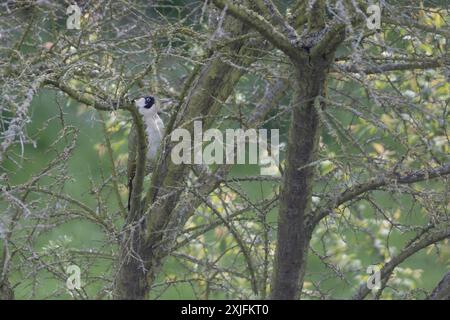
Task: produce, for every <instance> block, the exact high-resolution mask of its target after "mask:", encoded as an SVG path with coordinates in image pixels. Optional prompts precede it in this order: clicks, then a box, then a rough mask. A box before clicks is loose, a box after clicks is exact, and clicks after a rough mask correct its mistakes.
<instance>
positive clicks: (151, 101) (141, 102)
mask: <svg viewBox="0 0 450 320" xmlns="http://www.w3.org/2000/svg"><path fill="white" fill-rule="evenodd" d="M134 105H135V106H136V108H137V109H138V111H139V113H140V114H142V115H143V116H152V115H155V114H156V113H157V112H158V107H157V105H156V100H155V97H153V96H147V97H143V98H139V99H134Z"/></svg>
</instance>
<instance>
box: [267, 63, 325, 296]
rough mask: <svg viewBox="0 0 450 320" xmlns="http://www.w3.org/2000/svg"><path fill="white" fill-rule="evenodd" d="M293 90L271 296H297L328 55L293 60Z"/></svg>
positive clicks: (306, 244)
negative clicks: (318, 99)
mask: <svg viewBox="0 0 450 320" xmlns="http://www.w3.org/2000/svg"><path fill="white" fill-rule="evenodd" d="M295 66H296V85H297V89H296V96H295V100H294V101H295V102H294V108H293V112H292V118H291V125H290V129H289V140H288V148H287V150H288V151H287V155H286V168H285V172H284V177H283V184H282V191H281V195H280V209H279V215H278V244H277V250H276V253H275V268H274V276H273V282H272V299H283V300H292V299H296V298H298V297H299V296H300V292H301V289H302V286H303V277H304V273H305V267H306V259H307V254H308V247H309V242H310V238H311V233H312V230H311V229H312V228H310V227H308V226H309V223H308V222H309V219H308V214H309V213H310V208H311V193H312V185H313V179H314V167H313V166H309V164H310V163H311V162H313V161H314V160H315V156H316V151H317V148H318V144H319V136H320V119H319V110H318V109H317V108H320V106H319V104H320V103H316V99H317V97H319V96H323V95H324V91H325V87H326V77H327V73H328V66H329V59H328V58H326V57H323V56H320V57H317V58H315V59H311V60H310V61H309V60H302V61H297V62H295Z"/></svg>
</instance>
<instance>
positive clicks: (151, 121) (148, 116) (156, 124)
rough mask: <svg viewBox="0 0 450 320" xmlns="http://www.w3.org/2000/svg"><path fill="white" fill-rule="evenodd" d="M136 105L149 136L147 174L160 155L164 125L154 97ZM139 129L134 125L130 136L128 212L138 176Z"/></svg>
mask: <svg viewBox="0 0 450 320" xmlns="http://www.w3.org/2000/svg"><path fill="white" fill-rule="evenodd" d="M134 105H135V106H136V108H137V109H138V111H139V113H140V114H141V115H142V117H143V120H144V125H145V133H146V136H147V157H146V158H147V164H146V168H147V170H146V171H147V174H148V173H150V171H152V167H153V162H154V160H155V158H156V154H157V153H158V149H159V146H160V144H161V140H162V138H163V136H164V123H163V121H162V120H161V118H160V117H159V115H158V111H159V106H158V103H157V101H156V99H155V97H153V96H147V97H143V98H140V99H135V100H134ZM137 141H138V140H137V129H136V126H135V125H133V126H132V127H131V131H130V134H129V136H128V167H127V174H128V210H130V201H131V192H132V189H133V178H134V176H135V174H136V159H137V147H138V142H137Z"/></svg>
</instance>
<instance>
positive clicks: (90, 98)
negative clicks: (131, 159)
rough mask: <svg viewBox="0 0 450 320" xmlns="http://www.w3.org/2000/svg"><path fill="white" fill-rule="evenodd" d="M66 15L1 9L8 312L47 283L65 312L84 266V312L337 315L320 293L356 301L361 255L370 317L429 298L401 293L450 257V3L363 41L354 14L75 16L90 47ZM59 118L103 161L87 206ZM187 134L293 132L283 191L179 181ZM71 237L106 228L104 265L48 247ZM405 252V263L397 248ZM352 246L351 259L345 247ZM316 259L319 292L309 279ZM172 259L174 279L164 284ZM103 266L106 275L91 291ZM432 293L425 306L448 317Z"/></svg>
mask: <svg viewBox="0 0 450 320" xmlns="http://www.w3.org/2000/svg"><path fill="white" fill-rule="evenodd" d="M70 4H71V3H70V2H69V1H67V3H64V2H62V1H61V2H59V1H45V0H43V1H21V2H16V1H6V2H3V3H2V4H1V14H0V41H1V47H0V58H1V60H0V65H1V77H0V81H1V87H2V95H0V120H1V123H0V125H1V140H0V170H1V172H0V173H1V175H0V183H1V184H0V187H1V199H2V202H1V204H0V208H1V210H2V213H1V216H0V242H1V244H2V250H1V251H0V253H1V256H0V270H1V273H0V297H2V298H14V292H15V291H16V290H17V287H19V288H20V287H22V289H21V290H22V291H26V292H27V294H25V296H29V297H36V296H37V291H38V288H39V285H40V283H41V281H42V278H41V276H42V273H45V277H46V279H47V278H50V279H54V280H57V281H58V283H59V285H58V286H57V287H56V288H57V289H55V291H54V292H52V293H48V296H49V297H55V296H57V295H60V294H62V293H65V292H67V289H66V287H65V281H66V279H67V274H66V271H65V270H66V267H67V266H68V265H70V264H76V265H78V266H80V267H81V269H82V275H83V286H82V288H81V289H79V290H73V291H71V294H72V295H73V297H75V298H77V299H88V298H90V299H92V298H98V299H100V298H115V299H144V298H158V297H159V296H160V295H162V294H164V292H165V291H166V290H167V289H168V288H171V287H177V286H179V285H183V284H186V285H187V286H191V287H192V290H193V291H194V292H195V294H196V296H197V297H198V298H210V297H214V295H215V294H217V293H223V294H224V295H225V297H230V298H235V299H238V298H263V299H265V298H269V297H270V298H273V299H297V298H300V297H301V296H302V297H304V298H321V299H327V298H333V297H341V296H340V295H339V292H333V291H332V290H331V291H330V290H329V289H327V286H326V285H325V284H324V283H325V282H326V281H327V277H334V278H338V279H340V281H341V282H342V283H343V285H344V286H347V287H348V288H349V289H351V290H354V293H353V295H352V296H353V297H354V298H355V299H364V298H366V297H368V296H369V295H370V293H371V290H369V288H368V287H367V284H366V281H365V278H363V277H361V275H364V274H365V267H366V266H367V265H366V264H364V263H363V262H362V258H358V257H355V255H356V256H357V253H358V252H362V251H364V250H369V251H371V252H373V254H372V255H371V258H370V259H371V261H372V263H370V264H378V265H380V267H381V271H380V272H381V282H382V283H381V284H382V286H381V289H380V290H378V291H377V292H376V293H375V294H374V297H375V298H383V297H397V298H399V297H404V298H405V297H406V298H408V297H417V296H418V295H415V293H414V291H413V290H410V288H409V289H408V288H407V289H405V288H403V287H402V284H401V283H399V282H398V281H395V280H396V279H395V273H396V272H397V273H399V272H401V267H400V265H401V263H403V262H404V261H405V260H407V259H408V258H410V257H411V256H413V255H416V254H420V253H421V252H423V251H424V249H426V248H433V247H434V248H436V254H439V253H440V252H441V251H443V254H447V257H448V239H449V236H450V225H449V216H448V209H449V207H448V206H449V187H448V186H449V183H448V174H449V173H450V162H449V158H448V154H449V135H448V132H447V126H448V120H449V118H448V117H449V112H448V102H449V97H450V86H449V75H450V56H449V51H448V39H449V38H450V28H449V25H448V21H449V19H450V16H449V10H448V8H447V7H446V6H445V1H441V2H438V1H435V2H433V1H419V0H418V1H390V2H389V3H387V2H386V1H380V2H379V3H378V5H379V6H380V7H381V9H382V15H381V28H380V30H370V29H368V27H367V25H366V22H367V19H369V18H371V17H370V14H368V13H367V6H368V3H367V1H362V0H297V1H273V0H255V1H247V0H242V1H236V0H212V1H208V0H204V1H203V0H202V1H200V0H199V1H184V2H183V1H138V0H135V1H132V0H128V1H107V0H98V1H78V5H79V7H80V8H81V12H82V15H81V17H80V18H81V29H80V30H76V29H75V30H68V29H67V28H66V19H67V15H66V9H67V6H68V5H70ZM50 93H53V94H54V100H55V101H54V104H55V105H56V106H57V110H56V112H55V115H54V117H52V118H49V119H48V121H46V122H45V124H44V126H43V127H42V128H40V130H38V131H37V132H35V133H33V134H30V133H29V132H28V127H29V124H30V122H31V121H32V119H33V117H32V115H31V111H30V110H31V104H32V101H33V99H34V98H35V97H36V96H38V95H43V94H50ZM148 93H152V94H154V95H155V96H157V97H158V98H160V100H161V102H162V110H163V113H164V115H163V117H164V119H165V125H166V136H165V139H164V143H163V144H162V146H161V148H160V150H159V156H158V160H157V161H156V162H155V164H154V170H153V171H152V174H151V175H150V176H148V178H146V163H145V154H146V148H147V145H146V137H145V131H144V130H145V128H144V124H143V123H142V119H141V117H140V115H139V113H138V112H137V110H136V108H135V107H134V105H133V103H132V101H131V99H132V98H135V97H138V96H143V95H146V94H148ZM67 99H70V100H71V101H74V102H76V103H77V104H71V105H70V106H69V107H70V108H74V105H80V104H81V105H84V106H87V107H88V108H90V109H91V110H92V112H93V117H92V119H93V122H94V123H95V125H98V126H99V127H101V128H102V130H103V132H104V138H103V139H104V143H103V145H102V147H103V150H104V154H105V157H106V158H107V159H108V161H109V164H108V168H105V171H104V172H102V176H103V178H104V179H103V181H100V182H99V181H94V180H92V181H91V182H90V186H91V187H90V189H89V190H86V193H85V196H84V197H83V198H82V199H80V198H77V197H75V196H73V195H72V194H71V193H70V191H69V190H70V189H68V187H67V185H68V184H69V183H70V181H71V180H72V179H74V178H76V174H77V173H76V172H73V171H71V169H70V167H69V166H68V163H69V160H70V159H71V157H72V156H73V153H74V151H75V150H76V149H77V147H78V144H77V138H78V136H79V135H80V132H79V128H77V127H76V126H74V125H71V124H70V121H68V117H69V116H68V115H67V109H66V107H64V106H63V104H65V101H66V100H67ZM35 112H39V110H36V111H35ZM196 120H202V122H203V128H204V130H206V129H207V128H221V129H223V128H231V127H236V126H240V127H242V128H263V127H277V128H281V129H282V128H286V130H285V132H286V134H285V135H282V138H283V139H282V140H283V141H282V142H283V143H284V149H283V150H282V157H281V160H282V161H281V163H280V165H279V168H276V170H277V171H279V172H280V177H277V176H268V177H266V176H260V175H257V174H255V175H245V176H242V175H236V174H232V173H231V171H232V170H233V169H234V168H235V166H233V165H217V166H206V165H176V164H174V163H173V162H172V161H171V156H170V155H171V150H172V148H173V147H174V142H172V141H171V139H170V137H171V136H170V134H171V132H173V130H174V129H176V128H185V129H187V130H189V131H190V132H191V133H192V132H193V124H194V121H196ZM50 124H52V125H53V124H55V125H56V126H58V130H59V132H58V133H57V134H56V135H55V136H54V137H53V138H54V141H52V142H51V143H49V147H48V152H47V153H46V156H45V157H46V158H47V162H46V163H45V164H39V170H37V171H35V172H33V174H31V175H30V176H29V178H28V179H27V180H26V181H20V182H17V181H16V180H14V176H15V175H16V174H17V173H18V172H19V171H21V170H23V169H24V168H26V167H27V166H29V165H30V164H31V163H32V162H33V157H34V156H36V155H33V154H32V153H28V152H27V151H26V150H29V149H30V148H28V147H29V146H33V145H39V143H40V132H41V131H44V130H46V126H49V125H50ZM132 124H133V125H134V127H135V128H136V130H137V131H136V133H137V135H136V137H137V139H136V140H137V141H136V144H137V146H138V147H137V159H138V161H137V162H136V164H137V168H136V175H135V179H134V181H133V188H132V194H131V209H130V210H127V208H126V202H125V201H126V199H127V189H126V184H127V181H126V178H125V174H124V172H125V163H124V159H126V155H125V154H123V152H120V151H117V150H115V149H114V147H113V144H114V142H117V141H125V139H126V137H127V136H128V134H129V130H130V128H131V126H132ZM281 131H282V132H283V129H282V130H281ZM150 139H151V138H150ZM12 181H14V182H12ZM244 186H246V187H244ZM248 188H253V189H256V188H258V189H260V190H261V194H262V195H263V197H260V198H259V199H256V198H255V197H254V196H252V195H249V194H248V191H247V190H248ZM273 215H276V216H277V219H276V220H274V219H272V218H271V217H272V216H273ZM418 215H419V216H420V219H413V218H412V217H413V216H418ZM75 219H77V220H80V219H81V220H83V221H88V222H90V223H92V224H95V225H97V226H98V227H99V228H100V229H101V232H102V234H103V235H104V242H103V243H102V245H101V246H96V249H95V250H80V249H74V248H73V247H72V246H70V244H68V240H67V239H64V238H62V239H60V240H58V241H52V242H51V243H49V244H48V245H46V246H45V247H44V248H42V247H39V245H38V242H39V239H40V237H42V236H45V235H46V234H48V233H50V232H51V231H52V230H54V229H55V228H58V227H59V226H60V225H62V224H65V223H67V222H69V221H71V220H75ZM418 221H420V223H419V222H418ZM399 235H401V236H402V237H403V238H402V239H403V242H404V246H403V247H402V248H393V247H392V246H391V245H390V242H389V240H390V238H391V236H393V237H399ZM351 237H355V238H356V239H358V240H356V242H358V243H359V244H360V247H359V248H354V247H350V246H348V245H346V243H347V239H348V238H351ZM405 239H406V240H405ZM66 240H67V241H66ZM440 248H441V249H442V250H439V249H440ZM362 255H364V254H362ZM308 257H310V259H319V261H320V263H321V264H322V265H323V266H324V267H325V268H326V270H327V272H323V273H321V274H320V276H319V277H315V275H314V270H310V269H308V264H307V258H308ZM373 257H376V258H373ZM170 259H172V260H171V261H175V262H174V263H176V266H177V268H178V269H177V270H178V271H177V272H178V273H177V272H172V271H169V270H167V269H166V268H165V262H166V261H167V260H170ZM308 259H309V258H308ZM374 259H375V260H374ZM99 261H101V262H102V263H104V264H106V265H107V266H108V267H107V268H106V270H107V271H105V272H104V274H98V273H96V272H95V271H93V270H95V267H96V264H97V263H99ZM443 264H444V263H443ZM425 272H426V271H425ZM399 277H400V278H401V276H399ZM355 281H357V282H356V283H357V285H355ZM447 282H448V281H447ZM447 282H445V281H444V279H443V282H442V283H444V285H445V283H447ZM93 284H95V288H93V287H94V285H93ZM306 284H307V285H306ZM447 284H448V283H447ZM90 286H91V287H90ZM99 288H100V289H99ZM447 289H448V285H447ZM436 292H444V291H442V290H441V289H439V288H438V287H436V289H435V291H434V293H433V294H432V295H430V293H429V292H425V293H423V295H422V296H421V297H422V298H425V297H428V296H429V297H430V298H432V297H437V296H439V297H448V294H447V295H445V294H438V293H436ZM445 292H447V293H448V290H447V291H445Z"/></svg>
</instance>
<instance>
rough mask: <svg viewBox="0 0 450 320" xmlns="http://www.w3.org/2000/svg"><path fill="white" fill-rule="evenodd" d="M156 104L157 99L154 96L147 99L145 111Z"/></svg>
mask: <svg viewBox="0 0 450 320" xmlns="http://www.w3.org/2000/svg"><path fill="white" fill-rule="evenodd" d="M154 104H155V98H153V97H152V96H148V97H145V105H144V108H145V109H150V108H151V107H152V106H153V105H154Z"/></svg>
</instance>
